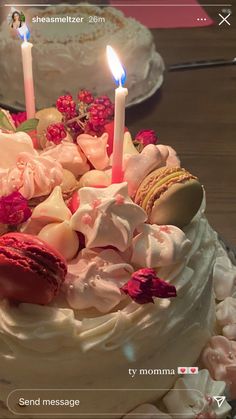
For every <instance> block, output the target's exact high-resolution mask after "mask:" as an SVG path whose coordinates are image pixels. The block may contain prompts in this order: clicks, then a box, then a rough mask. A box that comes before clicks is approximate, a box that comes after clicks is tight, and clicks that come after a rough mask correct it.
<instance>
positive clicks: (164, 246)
mask: <svg viewBox="0 0 236 419" xmlns="http://www.w3.org/2000/svg"><path fill="white" fill-rule="evenodd" d="M144 150H145V149H144ZM138 233H139V234H138V235H137V236H135V237H134V238H133V241H132V258H131V263H132V264H134V265H135V266H137V267H140V268H142V267H144V266H146V267H147V268H157V267H161V266H170V265H173V264H175V263H177V262H179V261H181V260H184V256H185V255H186V254H187V252H188V251H189V249H190V247H191V242H190V240H188V239H187V237H186V235H185V234H184V232H183V231H182V230H180V229H179V228H178V227H175V226H172V225H167V226H158V225H155V224H152V225H151V224H143V225H142V226H140V227H139V228H138Z"/></svg>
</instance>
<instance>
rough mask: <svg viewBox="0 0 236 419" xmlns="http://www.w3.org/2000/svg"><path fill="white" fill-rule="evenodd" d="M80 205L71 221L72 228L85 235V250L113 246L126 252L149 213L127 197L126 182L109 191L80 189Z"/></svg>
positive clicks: (109, 187)
mask: <svg viewBox="0 0 236 419" xmlns="http://www.w3.org/2000/svg"><path fill="white" fill-rule="evenodd" d="M79 198H80V206H79V208H78V210H77V211H76V212H75V214H74V215H73V216H72V218H71V226H72V228H73V229H74V230H76V231H81V232H82V233H83V234H84V235H85V239H86V247H88V248H90V249H91V248H93V247H104V246H109V245H110V246H114V247H116V248H117V249H119V250H120V251H125V250H126V249H127V248H128V247H129V246H130V244H131V241H132V238H133V234H134V230H135V229H136V228H137V227H138V226H139V225H140V224H141V223H143V222H144V221H146V218H147V216H146V213H145V212H144V210H143V209H142V208H140V207H139V206H138V205H136V204H134V203H133V201H132V200H131V199H130V197H129V196H128V187H127V183H125V182H124V183H120V184H113V185H110V186H108V187H107V188H81V189H80V190H79Z"/></svg>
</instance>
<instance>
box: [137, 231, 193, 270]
mask: <svg viewBox="0 0 236 419" xmlns="http://www.w3.org/2000/svg"><path fill="white" fill-rule="evenodd" d="M138 232H139V234H138V235H137V236H135V237H134V238H133V243H132V258H131V263H132V264H134V265H135V266H137V267H139V268H142V267H147V268H157V267H161V266H170V265H173V264H175V263H177V262H179V261H181V260H183V258H184V256H185V255H186V253H187V252H188V250H189V249H190V246H191V242H190V240H188V239H187V237H186V235H185V234H184V232H183V231H182V230H180V229H179V228H178V227H175V226H172V225H168V226H158V225H155V224H152V225H151V224H143V225H142V226H140V227H139V228H138Z"/></svg>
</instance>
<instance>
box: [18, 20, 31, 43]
mask: <svg viewBox="0 0 236 419" xmlns="http://www.w3.org/2000/svg"><path fill="white" fill-rule="evenodd" d="M17 30H18V33H19V36H20V39H21V40H22V41H28V40H29V39H30V30H29V28H28V26H27V25H26V24H25V23H24V24H23V26H21V28H18V29H17Z"/></svg>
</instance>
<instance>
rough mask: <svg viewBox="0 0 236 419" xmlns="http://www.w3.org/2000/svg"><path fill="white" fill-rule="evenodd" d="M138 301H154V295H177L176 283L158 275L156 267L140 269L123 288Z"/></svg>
mask: <svg viewBox="0 0 236 419" xmlns="http://www.w3.org/2000/svg"><path fill="white" fill-rule="evenodd" d="M121 290H122V291H124V292H125V294H128V295H129V296H130V297H131V298H132V299H133V300H134V301H135V302H136V303H138V304H146V303H153V302H154V301H153V297H159V298H170V297H176V295H177V294H176V288H175V286H174V285H171V284H169V283H168V282H166V281H164V280H163V279H160V278H158V277H157V276H156V272H155V271H154V269H149V268H144V269H139V270H138V271H136V272H134V273H133V274H132V275H131V278H130V280H129V281H128V282H127V283H126V284H125V285H123V287H122V288H121Z"/></svg>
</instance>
